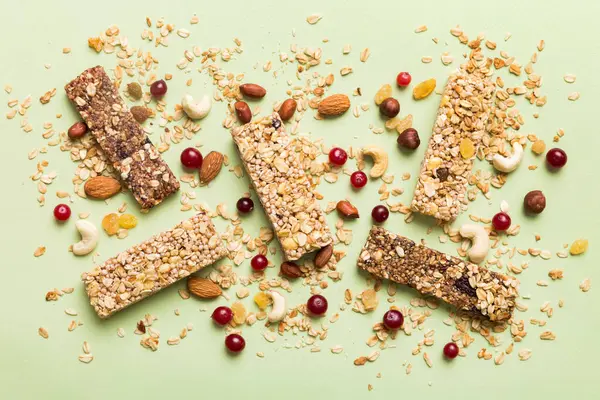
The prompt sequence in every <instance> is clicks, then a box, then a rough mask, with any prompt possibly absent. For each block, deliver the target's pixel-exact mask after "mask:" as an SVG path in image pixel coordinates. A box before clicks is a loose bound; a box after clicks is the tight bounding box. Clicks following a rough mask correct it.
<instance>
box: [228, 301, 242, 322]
mask: <svg viewBox="0 0 600 400" xmlns="http://www.w3.org/2000/svg"><path fill="white" fill-rule="evenodd" d="M231 311H233V322H235V323H236V324H238V325H241V324H243V323H244V322H246V307H244V305H243V304H242V303H241V302H239V301H236V302H235V303H233V304H232V305H231Z"/></svg>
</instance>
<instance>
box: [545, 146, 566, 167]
mask: <svg viewBox="0 0 600 400" xmlns="http://www.w3.org/2000/svg"><path fill="white" fill-rule="evenodd" d="M546 161H547V162H548V164H550V166H551V167H553V168H562V167H564V166H565V164H566V163H567V153H565V151H564V150H563V149H559V148H554V149H550V150H548V153H546Z"/></svg>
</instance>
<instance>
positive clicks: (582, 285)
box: [579, 278, 592, 293]
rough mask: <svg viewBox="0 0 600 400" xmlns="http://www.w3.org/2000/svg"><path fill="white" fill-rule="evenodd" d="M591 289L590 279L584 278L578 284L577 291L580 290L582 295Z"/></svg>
mask: <svg viewBox="0 0 600 400" xmlns="http://www.w3.org/2000/svg"><path fill="white" fill-rule="evenodd" d="M591 288H592V281H590V278H585V279H584V280H583V281H581V283H580V284H579V289H581V291H582V292H584V293H585V292H587V291H588V290H590V289H591Z"/></svg>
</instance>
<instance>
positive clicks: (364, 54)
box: [360, 47, 371, 62]
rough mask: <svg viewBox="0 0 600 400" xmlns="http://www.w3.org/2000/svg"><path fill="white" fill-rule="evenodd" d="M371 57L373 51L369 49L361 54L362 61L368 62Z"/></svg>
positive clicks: (365, 49)
mask: <svg viewBox="0 0 600 400" xmlns="http://www.w3.org/2000/svg"><path fill="white" fill-rule="evenodd" d="M370 55H371V50H370V49H369V48H368V47H366V48H364V49H363V51H361V52H360V61H361V62H367V60H368V59H369V56H370Z"/></svg>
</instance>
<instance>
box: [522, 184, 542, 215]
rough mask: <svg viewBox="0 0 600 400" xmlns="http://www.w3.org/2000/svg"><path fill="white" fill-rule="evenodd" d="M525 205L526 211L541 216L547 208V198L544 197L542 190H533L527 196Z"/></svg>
mask: <svg viewBox="0 0 600 400" xmlns="http://www.w3.org/2000/svg"><path fill="white" fill-rule="evenodd" d="M523 205H524V206H525V210H527V211H529V212H531V213H534V214H539V213H541V212H542V211H544V208H546V196H544V193H542V191H541V190H532V191H531V192H529V193H527V195H525V200H524V201H523Z"/></svg>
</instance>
